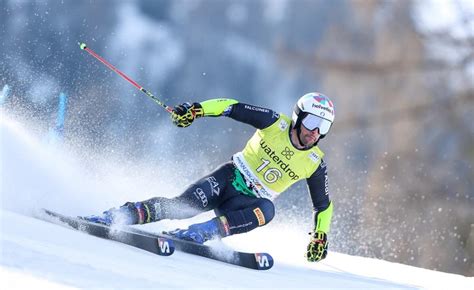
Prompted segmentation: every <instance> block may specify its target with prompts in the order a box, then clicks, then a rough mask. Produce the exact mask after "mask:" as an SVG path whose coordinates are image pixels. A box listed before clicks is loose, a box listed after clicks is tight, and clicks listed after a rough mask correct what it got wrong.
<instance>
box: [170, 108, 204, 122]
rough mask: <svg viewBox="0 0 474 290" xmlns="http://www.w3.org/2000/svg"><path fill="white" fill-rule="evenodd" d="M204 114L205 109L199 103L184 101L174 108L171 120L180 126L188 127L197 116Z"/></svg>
mask: <svg viewBox="0 0 474 290" xmlns="http://www.w3.org/2000/svg"><path fill="white" fill-rule="evenodd" d="M202 116H204V111H203V109H202V106H201V104H199V103H193V104H190V103H183V104H181V105H178V106H176V107H174V108H173V112H171V120H172V121H173V124H175V125H176V126H178V127H188V126H189V125H191V123H192V122H193V121H194V119H196V118H200V117H202Z"/></svg>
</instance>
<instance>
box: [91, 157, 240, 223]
mask: <svg viewBox="0 0 474 290" xmlns="http://www.w3.org/2000/svg"><path fill="white" fill-rule="evenodd" d="M233 170H234V167H233V165H232V163H230V162H229V163H226V164H224V165H222V166H220V167H219V168H217V169H216V170H215V171H214V172H212V173H211V174H209V175H207V176H205V177H203V178H201V179H200V180H198V181H197V182H196V183H194V184H192V185H191V186H189V187H188V188H187V189H186V190H185V191H184V192H183V193H182V194H181V195H179V196H176V197H174V198H165V197H154V198H151V199H148V200H145V201H140V202H127V203H125V204H124V205H123V206H121V207H119V208H112V209H110V210H108V211H105V212H104V213H103V214H102V215H100V216H89V217H85V218H84V219H86V220H89V221H92V222H98V223H103V224H108V225H110V224H116V223H119V224H143V223H149V222H155V221H159V220H162V219H185V218H190V217H193V216H195V215H197V214H199V213H202V212H205V211H209V210H211V209H214V208H215V207H216V206H218V204H219V203H220V202H221V201H220V199H221V198H222V196H223V192H224V191H225V189H226V187H227V185H228V184H230V182H231V181H232V176H233Z"/></svg>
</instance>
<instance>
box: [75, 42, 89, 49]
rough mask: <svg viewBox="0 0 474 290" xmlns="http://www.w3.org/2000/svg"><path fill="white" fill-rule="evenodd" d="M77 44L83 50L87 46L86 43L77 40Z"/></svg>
mask: <svg viewBox="0 0 474 290" xmlns="http://www.w3.org/2000/svg"><path fill="white" fill-rule="evenodd" d="M77 44H79V47H80V48H81V49H82V50H84V49H86V48H87V45H86V44H85V43H84V42H78V43H77Z"/></svg>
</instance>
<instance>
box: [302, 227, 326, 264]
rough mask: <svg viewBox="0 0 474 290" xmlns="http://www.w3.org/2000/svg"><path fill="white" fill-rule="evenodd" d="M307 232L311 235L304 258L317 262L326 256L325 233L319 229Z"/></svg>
mask: <svg viewBox="0 0 474 290" xmlns="http://www.w3.org/2000/svg"><path fill="white" fill-rule="evenodd" d="M309 234H310V235H311V240H310V241H309V245H308V250H307V251H306V258H307V259H308V262H319V261H321V260H322V259H324V258H326V255H327V254H328V241H327V235H326V233H325V232H321V231H319V232H315V233H309Z"/></svg>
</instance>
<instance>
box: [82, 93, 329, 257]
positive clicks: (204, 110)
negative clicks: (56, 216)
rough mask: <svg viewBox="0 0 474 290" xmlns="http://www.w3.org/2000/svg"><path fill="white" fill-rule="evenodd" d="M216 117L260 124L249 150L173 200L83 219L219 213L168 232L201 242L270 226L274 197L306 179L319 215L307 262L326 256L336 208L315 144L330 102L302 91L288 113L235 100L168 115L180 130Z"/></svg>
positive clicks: (122, 220) (129, 220) (123, 220)
mask: <svg viewBox="0 0 474 290" xmlns="http://www.w3.org/2000/svg"><path fill="white" fill-rule="evenodd" d="M219 116H226V117H230V118H232V119H234V120H237V121H240V122H243V123H246V124H249V125H252V126H253V127H255V128H257V131H256V132H255V134H254V135H253V136H252V137H251V138H250V140H249V141H248V142H247V145H246V146H245V148H244V149H243V150H242V151H240V152H238V153H236V154H234V155H233V156H232V160H231V161H229V162H226V163H224V164H223V165H221V166H220V167H218V168H217V169H216V170H215V171H213V172H211V173H210V174H208V175H206V176H204V177H203V178H201V179H199V180H198V181H197V182H196V183H194V184H192V185H191V186H189V187H188V188H187V189H186V190H185V191H184V192H183V193H182V194H181V195H179V196H176V197H174V198H164V197H154V198H151V199H148V200H145V201H141V202H127V203H125V204H124V205H123V206H121V207H119V208H112V209H110V210H107V211H105V212H104V213H103V214H102V215H99V216H88V217H84V219H86V220H88V221H91V222H96V223H102V224H106V225H111V224H143V223H150V222H156V221H160V220H163V219H185V218H190V217H193V216H195V215H197V214H199V213H202V212H206V211H209V210H214V212H215V214H216V217H215V218H213V219H211V220H209V221H206V222H203V223H197V224H193V225H190V226H189V227H188V228H187V229H176V230H174V231H172V232H169V234H171V235H173V236H175V237H176V238H180V239H184V240H190V241H194V242H197V243H200V244H202V243H204V242H206V241H208V240H211V239H215V238H223V237H226V236H230V235H234V234H240V233H245V232H248V231H251V230H253V229H255V228H257V227H261V226H264V225H266V224H268V223H269V222H270V221H271V220H272V219H273V217H274V215H275V207H274V204H273V202H272V200H274V199H275V198H276V197H277V196H278V195H280V194H281V193H282V192H284V191H285V190H286V189H287V188H288V187H289V186H290V185H292V184H293V183H295V182H297V181H299V180H302V179H306V182H307V184H308V188H309V193H310V196H311V199H312V203H313V217H314V228H313V231H312V232H311V233H310V234H311V238H310V242H309V245H308V247H307V252H306V257H307V259H308V261H310V262H315V261H320V260H321V259H324V258H325V257H326V255H327V247H328V241H327V233H328V232H329V227H330V222H331V218H332V212H333V205H332V202H331V201H330V199H329V195H328V193H329V191H328V175H327V169H326V163H325V162H324V161H323V159H322V158H323V156H324V153H323V152H322V151H321V150H320V149H319V148H318V146H317V144H318V142H319V141H320V140H321V139H323V138H324V137H325V136H326V135H327V134H328V132H329V129H330V128H331V125H332V123H333V122H334V106H333V103H332V102H331V100H330V99H329V98H328V97H327V96H325V95H323V94H320V93H308V94H305V95H304V96H302V97H301V98H300V99H299V100H298V102H297V103H296V105H295V106H294V109H293V114H292V118H289V117H288V116H285V115H283V114H278V113H276V112H275V111H272V110H270V109H266V108H262V107H257V106H253V105H248V104H244V103H240V102H238V101H236V100H233V99H211V100H207V101H204V102H201V103H193V104H190V103H183V104H181V105H178V106H176V107H174V108H173V112H172V114H171V119H172V121H173V123H174V124H175V125H176V126H178V127H188V126H190V125H191V124H192V122H193V121H194V120H195V119H197V118H201V117H219Z"/></svg>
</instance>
